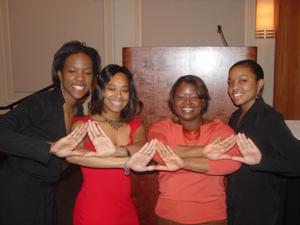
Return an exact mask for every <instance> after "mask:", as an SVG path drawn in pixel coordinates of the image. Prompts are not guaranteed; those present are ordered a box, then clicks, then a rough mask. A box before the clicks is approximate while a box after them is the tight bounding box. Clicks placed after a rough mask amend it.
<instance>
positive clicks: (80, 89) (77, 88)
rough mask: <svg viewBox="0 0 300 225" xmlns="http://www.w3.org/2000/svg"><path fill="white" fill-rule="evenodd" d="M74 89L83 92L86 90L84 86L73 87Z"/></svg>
mask: <svg viewBox="0 0 300 225" xmlns="http://www.w3.org/2000/svg"><path fill="white" fill-rule="evenodd" d="M73 88H75V89H76V90H79V91H82V90H83V89H84V86H79V85H73Z"/></svg>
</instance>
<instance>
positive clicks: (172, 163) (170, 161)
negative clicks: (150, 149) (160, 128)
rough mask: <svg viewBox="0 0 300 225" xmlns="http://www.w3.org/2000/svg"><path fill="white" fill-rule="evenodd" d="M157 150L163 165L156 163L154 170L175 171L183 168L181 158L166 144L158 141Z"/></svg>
mask: <svg viewBox="0 0 300 225" xmlns="http://www.w3.org/2000/svg"><path fill="white" fill-rule="evenodd" d="M157 151H158V154H159V156H160V158H161V159H162V160H163V162H164V163H165V165H160V164H158V165H156V170H165V171H176V170H179V169H181V168H183V166H184V162H183V160H182V159H181V158H180V157H179V156H178V155H177V154H176V153H175V152H174V151H173V150H172V149H171V148H170V147H169V146H168V145H165V144H163V143H161V142H158V143H157Z"/></svg>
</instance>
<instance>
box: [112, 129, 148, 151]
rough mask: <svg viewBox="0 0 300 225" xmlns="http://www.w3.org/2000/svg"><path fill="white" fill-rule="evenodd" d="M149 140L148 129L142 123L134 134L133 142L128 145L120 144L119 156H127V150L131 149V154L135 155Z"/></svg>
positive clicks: (118, 148)
mask: <svg viewBox="0 0 300 225" xmlns="http://www.w3.org/2000/svg"><path fill="white" fill-rule="evenodd" d="M146 142H147V139H146V131H145V127H144V125H143V124H140V126H139V127H138V128H137V130H136V131H135V132H134V134H133V143H132V144H129V145H126V146H118V147H117V151H118V156H119V157H126V156H127V152H126V151H129V155H133V154H134V153H136V152H137V151H139V150H140V149H141V148H142V147H143V146H144V145H145V143H146Z"/></svg>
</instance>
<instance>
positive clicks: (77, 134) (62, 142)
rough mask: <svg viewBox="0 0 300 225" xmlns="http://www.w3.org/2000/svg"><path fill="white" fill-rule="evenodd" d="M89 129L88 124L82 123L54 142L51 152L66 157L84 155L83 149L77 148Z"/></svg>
mask: <svg viewBox="0 0 300 225" xmlns="http://www.w3.org/2000/svg"><path fill="white" fill-rule="evenodd" d="M86 131H87V125H86V124H82V125H81V126H80V127H78V128H76V129H75V130H74V131H72V132H71V133H70V134H69V135H67V136H65V137H63V138H61V139H59V140H58V141H56V142H54V143H53V144H52V146H51V148H50V153H52V154H54V155H56V156H57V157H60V158H64V157H68V156H75V155H83V153H82V151H77V150H75V148H76V147H77V146H78V145H79V143H80V142H81V141H82V139H83V138H84V136H85V134H86Z"/></svg>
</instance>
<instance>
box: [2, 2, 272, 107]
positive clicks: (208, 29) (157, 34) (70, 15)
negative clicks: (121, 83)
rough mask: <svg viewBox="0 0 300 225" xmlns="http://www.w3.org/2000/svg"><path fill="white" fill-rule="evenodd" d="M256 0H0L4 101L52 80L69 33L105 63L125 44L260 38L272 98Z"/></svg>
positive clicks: (268, 48) (250, 42) (239, 42)
mask: <svg viewBox="0 0 300 225" xmlns="http://www.w3.org/2000/svg"><path fill="white" fill-rule="evenodd" d="M254 16H255V0H51V1H50V0H48V1H40V0H26V1H24V0H0V82H1V83H0V105H4V104H8V103H10V102H11V101H13V100H16V99H19V98H20V97H23V96H26V95H28V94H29V93H31V92H32V91H35V90H37V89H40V88H42V87H44V86H46V85H48V84H50V82H51V79H50V66H51V65H50V64H51V61H52V57H53V54H54V52H55V51H56V50H57V48H58V47H59V46H60V45H61V44H62V43H64V42H65V41H69V40H74V39H79V40H82V41H85V42H87V44H89V45H92V46H93V47H95V48H96V49H97V50H98V51H99V52H100V54H101V56H102V59H103V61H104V65H105V64H108V63H119V64H121V63H122V47H138V46H222V42H221V39H220V37H219V36H218V33H217V25H218V24H220V25H222V28H223V31H224V34H225V37H226V39H227V42H228V44H229V46H243V45H246V46H258V47H259V48H258V61H259V62H260V63H261V64H262V65H263V67H264V69H265V71H266V89H265V94H264V95H265V99H266V100H267V102H268V103H272V98H273V93H272V90H273V67H274V55H273V52H274V45H273V42H274V41H273V40H263V41H261V40H256V39H255V37H254V22H255V19H254Z"/></svg>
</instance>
